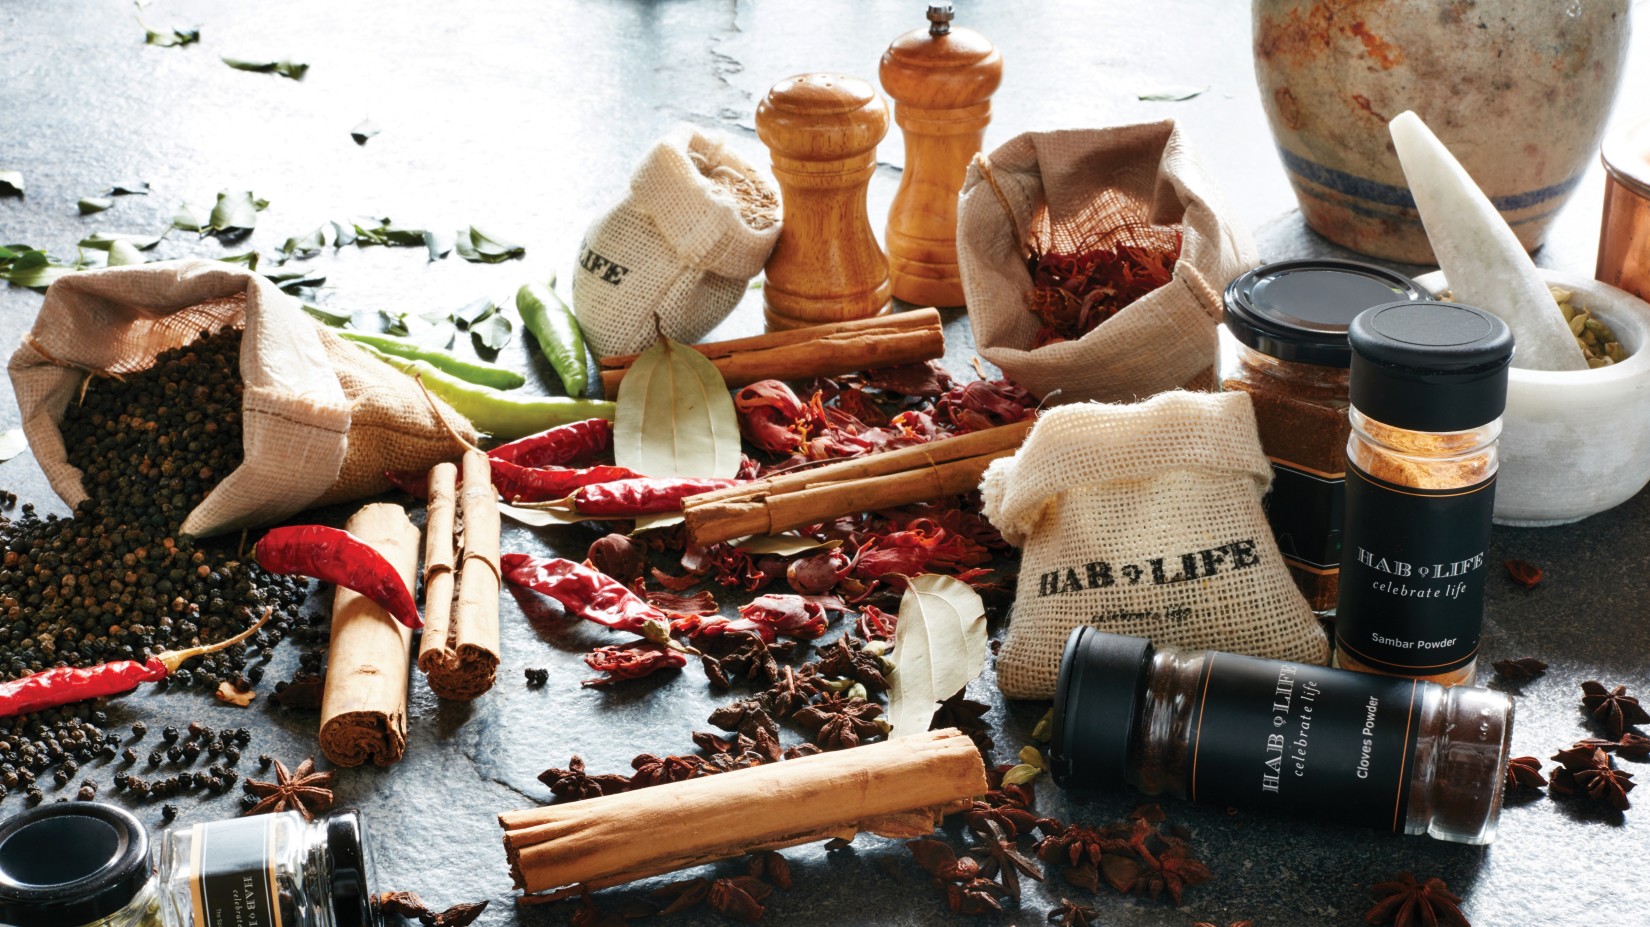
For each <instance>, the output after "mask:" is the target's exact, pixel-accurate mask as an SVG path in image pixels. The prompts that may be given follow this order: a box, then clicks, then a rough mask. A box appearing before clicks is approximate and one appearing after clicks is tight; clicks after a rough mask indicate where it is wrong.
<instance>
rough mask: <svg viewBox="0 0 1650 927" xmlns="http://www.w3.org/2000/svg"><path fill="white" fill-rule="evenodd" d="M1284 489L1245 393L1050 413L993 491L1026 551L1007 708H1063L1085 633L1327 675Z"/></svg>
mask: <svg viewBox="0 0 1650 927" xmlns="http://www.w3.org/2000/svg"><path fill="white" fill-rule="evenodd" d="M1271 482H1272V467H1271V464H1270V463H1269V462H1268V461H1267V459H1266V455H1265V454H1264V453H1262V452H1261V449H1260V438H1259V437H1258V436H1257V435H1256V432H1255V414H1254V410H1253V409H1252V408H1251V407H1250V405H1249V396H1248V394H1247V393H1237V392H1233V393H1194V392H1186V391H1183V390H1175V391H1172V392H1167V393H1163V394H1161V395H1158V396H1156V397H1155V398H1152V399H1150V400H1147V401H1146V402H1142V403H1139V404H1136V405H1107V404H1103V403H1080V404H1075V405H1069V406H1061V407H1059V408H1056V409H1051V410H1049V411H1047V412H1045V413H1043V415H1042V417H1041V418H1039V419H1038V421H1037V424H1036V426H1035V427H1033V428H1032V430H1031V434H1030V435H1029V436H1028V437H1027V438H1026V441H1025V444H1024V445H1022V446H1021V448H1020V451H1019V453H1017V454H1015V455H1014V456H1013V457H1011V458H1006V459H1003V460H999V461H996V462H995V463H993V464H992V465H991V468H990V469H989V470H987V471H986V474H985V479H984V481H983V482H982V483H981V486H980V490H981V492H982V493H983V494H984V496H985V514H986V517H987V518H989V519H990V520H991V523H992V524H993V525H996V526H997V529H998V530H1000V531H1001V532H1002V533H1003V537H1005V538H1007V539H1008V541H1009V542H1010V543H1012V544H1014V545H1016V546H1018V547H1021V548H1023V549H1024V550H1023V556H1022V559H1021V561H1020V580H1019V588H1018V589H1017V590H1016V593H1015V597H1014V614H1013V618H1012V620H1011V621H1010V623H1009V626H1008V639H1007V640H1006V641H1005V642H1004V644H1003V650H1002V654H1001V655H1000V656H999V658H998V660H997V681H998V685H1000V686H1001V687H1002V690H1003V694H1005V695H1008V696H1010V697H1012V698H1050V697H1052V696H1053V695H1054V683H1055V680H1056V678H1057V677H1058V676H1059V672H1060V652H1061V648H1063V647H1064V646H1065V643H1066V637H1067V636H1068V635H1070V633H1071V630H1072V628H1075V627H1077V626H1078V625H1080V624H1090V625H1093V626H1094V627H1096V628H1099V629H1100V630H1102V631H1109V632H1111V633H1114V634H1130V635H1134V636H1136V637H1149V638H1151V639H1152V640H1153V641H1154V642H1156V643H1159V644H1174V645H1179V646H1184V647H1193V648H1206V647H1212V648H1215V649H1217V650H1225V651H1230V652H1232V653H1244V654H1251V655H1254V656H1262V657H1272V658H1275V659H1280V660H1292V661H1298V662H1309V663H1323V662H1324V661H1326V660H1327V659H1328V658H1329V641H1328V639H1327V637H1326V636H1325V634H1324V630H1323V627H1322V626H1321V625H1319V624H1318V621H1317V619H1316V618H1315V617H1313V615H1312V610H1311V608H1309V607H1308V606H1307V604H1306V600H1305V599H1304V598H1302V597H1301V594H1300V591H1299V590H1298V589H1296V588H1295V583H1294V581H1293V580H1291V579H1290V578H1289V571H1288V569H1287V568H1286V567H1285V566H1284V562H1283V557H1282V555H1281V554H1279V553H1278V546H1277V543H1276V542H1275V541H1273V539H1272V531H1271V529H1270V528H1269V527H1268V526H1267V522H1266V513H1265V512H1264V511H1263V510H1262V509H1261V497H1262V496H1263V495H1264V494H1265V492H1266V490H1267V489H1268V488H1269V487H1270V486H1271Z"/></svg>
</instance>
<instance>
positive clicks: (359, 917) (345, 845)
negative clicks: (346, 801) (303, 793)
mask: <svg viewBox="0 0 1650 927" xmlns="http://www.w3.org/2000/svg"><path fill="white" fill-rule="evenodd" d="M326 828H327V855H328V857H329V858H330V859H331V860H332V886H331V891H332V922H333V924H335V925H336V927H372V925H374V924H377V923H378V918H377V916H376V908H375V907H374V906H375V905H376V904H377V902H376V901H375V900H374V899H373V895H372V853H371V852H370V851H369V850H368V849H367V838H366V833H365V831H364V830H363V828H362V824H361V812H359V811H356V810H354V809H351V810H348V811H340V812H337V813H336V814H333V815H331V816H330V817H328V818H327V820H326Z"/></svg>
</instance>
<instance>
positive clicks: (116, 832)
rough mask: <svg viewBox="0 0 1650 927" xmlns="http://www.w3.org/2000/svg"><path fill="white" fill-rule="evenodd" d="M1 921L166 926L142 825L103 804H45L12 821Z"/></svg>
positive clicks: (16, 926)
mask: <svg viewBox="0 0 1650 927" xmlns="http://www.w3.org/2000/svg"><path fill="white" fill-rule="evenodd" d="M0 924H6V925H9V927H161V921H160V918H159V905H158V903H157V895H156V891H155V880H154V878H153V873H152V871H151V870H150V867H149V835H148V834H147V833H145V832H144V830H143V825H142V824H139V823H138V820H137V818H135V817H133V816H132V815H131V814H130V813H129V812H127V811H125V810H123V809H121V808H116V807H115V806H113V805H106V804H103V803H101V802H62V803H58V804H51V805H41V806H39V807H36V808H30V809H29V810H27V811H24V812H22V813H21V814H17V815H14V816H13V817H11V818H9V819H7V820H6V822H5V823H4V824H0Z"/></svg>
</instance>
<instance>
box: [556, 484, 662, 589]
mask: <svg viewBox="0 0 1650 927" xmlns="http://www.w3.org/2000/svg"><path fill="white" fill-rule="evenodd" d="M564 495H565V493H564ZM585 556H586V557H587V558H588V560H589V561H590V565H591V566H593V567H595V568H596V569H598V570H601V571H602V572H603V573H606V574H607V575H608V576H611V577H613V578H614V579H616V580H618V581H619V582H621V583H624V584H625V585H626V586H634V585H636V582H637V581H638V580H640V579H641V578H642V576H643V575H645V574H646V573H647V553H646V551H644V550H643V549H642V546H641V545H640V544H637V543H636V542H635V541H633V540H631V539H630V538H629V537H627V536H625V535H623V534H609V535H607V536H606V537H602V538H598V539H597V540H596V541H595V543H593V544H591V545H590V552H589V553H588V554H586V555H585Z"/></svg>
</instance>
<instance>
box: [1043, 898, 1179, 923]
mask: <svg viewBox="0 0 1650 927" xmlns="http://www.w3.org/2000/svg"><path fill="white" fill-rule="evenodd" d="M1048 922H1049V923H1050V924H1059V925H1060V927H1096V925H1098V924H1099V922H1100V909H1099V908H1091V907H1089V906H1088V905H1083V904H1078V903H1077V902H1075V901H1072V900H1071V899H1070V898H1061V899H1060V904H1059V905H1058V906H1056V907H1054V908H1051V909H1049V912H1048ZM1193 927H1197V925H1195V924H1194V925H1193Z"/></svg>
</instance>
